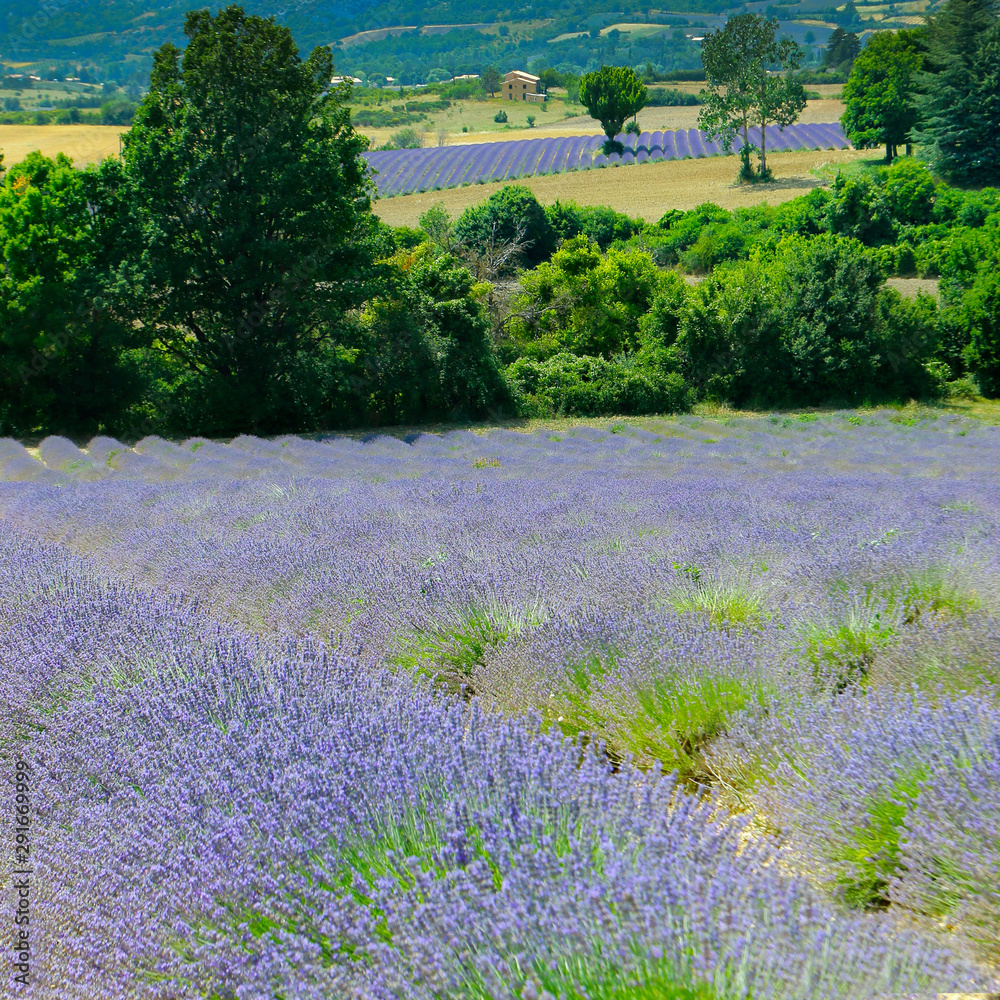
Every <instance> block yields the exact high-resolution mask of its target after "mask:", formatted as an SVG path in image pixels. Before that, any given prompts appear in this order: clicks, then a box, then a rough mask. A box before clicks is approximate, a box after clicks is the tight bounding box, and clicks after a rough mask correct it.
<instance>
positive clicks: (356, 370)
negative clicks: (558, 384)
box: [350, 244, 508, 423]
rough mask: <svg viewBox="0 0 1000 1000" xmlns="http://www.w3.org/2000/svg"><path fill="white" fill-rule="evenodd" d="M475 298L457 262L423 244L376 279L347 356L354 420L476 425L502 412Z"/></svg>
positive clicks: (500, 387) (501, 390)
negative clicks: (441, 421) (378, 286)
mask: <svg viewBox="0 0 1000 1000" xmlns="http://www.w3.org/2000/svg"><path fill="white" fill-rule="evenodd" d="M480 292H481V289H480V288H478V287H477V286H475V285H474V283H473V279H472V276H471V275H470V274H469V272H468V270H466V269H465V268H464V267H463V266H461V264H460V262H459V261H458V260H456V259H455V258H454V257H452V256H450V255H448V254H440V252H438V251H435V250H434V249H433V248H432V247H431V246H430V245H429V244H425V245H424V246H422V247H418V248H417V249H416V250H415V251H413V252H412V253H411V254H410V255H409V256H408V257H407V258H405V259H402V260H399V261H396V262H394V263H393V265H392V266H391V267H389V268H387V269H386V270H385V271H384V273H383V288H382V290H381V294H379V295H378V296H376V297H374V298H373V299H372V300H371V301H370V302H369V303H368V304H367V305H366V307H365V309H364V311H363V312H362V314H361V317H360V330H359V337H358V343H357V346H356V347H355V349H354V352H353V354H352V356H351V357H352V361H353V365H352V368H351V369H350V378H351V382H352V388H351V394H352V397H353V398H352V401H351V404H350V405H351V407H352V409H353V411H354V413H353V415H354V419H355V420H358V421H367V422H369V423H412V422H415V421H421V420H427V419H441V418H445V419H458V418H464V419H469V418H472V419H482V418H484V417H486V416H489V415H490V414H494V413H496V412H497V411H499V410H502V409H503V408H504V407H505V406H506V405H507V403H508V393H507V389H506V385H505V383H504V381H503V378H502V376H501V374H500V372H499V369H498V368H497V365H496V362H495V360H494V358H493V353H492V350H491V348H490V341H489V323H488V320H487V317H486V311H485V308H484V306H483V304H482V302H481V301H480V300H479V296H480Z"/></svg>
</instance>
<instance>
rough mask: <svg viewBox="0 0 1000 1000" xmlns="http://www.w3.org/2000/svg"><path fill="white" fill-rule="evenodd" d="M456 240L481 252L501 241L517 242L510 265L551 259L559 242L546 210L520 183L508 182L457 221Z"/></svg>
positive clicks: (471, 207)
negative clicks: (515, 251)
mask: <svg viewBox="0 0 1000 1000" xmlns="http://www.w3.org/2000/svg"><path fill="white" fill-rule="evenodd" d="M455 239H456V240H457V241H458V242H459V243H462V244H464V245H465V246H467V247H469V248H470V249H471V250H473V251H474V252H476V253H478V254H480V255H485V254H488V253H490V252H492V251H493V250H495V248H497V247H498V246H499V245H500V244H508V245H516V246H517V247H518V248H520V249H519V251H518V252H517V253H516V254H514V255H513V256H512V258H511V260H510V264H509V267H513V266H515V265H517V264H520V263H523V264H527V265H529V266H531V265H534V264H538V263H540V262H541V261H544V260H546V259H548V257H549V256H550V255H551V254H552V251H553V250H554V249H555V244H556V240H555V234H554V232H553V231H552V226H551V224H550V223H549V220H548V218H546V215H545V210H544V209H543V208H542V206H541V205H539V204H538V199H537V198H536V197H535V196H534V195H533V194H532V193H531V191H529V190H528V189H527V188H526V187H522V186H521V185H519V184H511V185H508V186H507V187H504V188H502V189H501V190H500V191H497V192H495V193H494V194H491V195H490V196H489V198H487V199H486V201H484V202H483V203H482V204H480V205H472V206H470V207H469V208H467V209H466V210H465V211H464V212H463V213H462V214H461V216H459V219H458V221H457V222H456V223H455Z"/></svg>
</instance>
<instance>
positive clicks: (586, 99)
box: [580, 66, 649, 151]
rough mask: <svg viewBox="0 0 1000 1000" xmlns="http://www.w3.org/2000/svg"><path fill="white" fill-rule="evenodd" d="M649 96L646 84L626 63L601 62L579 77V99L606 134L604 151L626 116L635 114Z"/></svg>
mask: <svg viewBox="0 0 1000 1000" xmlns="http://www.w3.org/2000/svg"><path fill="white" fill-rule="evenodd" d="M648 100H649V91H648V90H647V88H646V85H645V84H644V83H643V82H642V80H640V79H639V77H638V76H636V74H635V70H633V69H630V68H629V67H627V66H602V67H601V68H600V69H599V70H596V71H595V72H593V73H587V74H586V75H585V76H584V77H583V79H582V80H581V81H580V103H581V104H583V106H584V107H585V108H586V109H587V112H588V114H589V115H590V117H591V118H596V119H597V120H598V121H599V122H600V123H601V128H602V129H603V130H604V134H605V135H606V136H607V137H608V138H607V142H606V143H605V150H606V151H608V150H611V149H612V148H613V147H614V144H615V142H616V140H615V136H617V135H620V134H621V131H622V127H623V126H624V124H625V119H626V118H631V117H632V116H633V115H636V114H638V113H639V112H640V111H641V110H642V109H643V108H644V107H645V106H646V102H647V101H648ZM614 148H617V147H614Z"/></svg>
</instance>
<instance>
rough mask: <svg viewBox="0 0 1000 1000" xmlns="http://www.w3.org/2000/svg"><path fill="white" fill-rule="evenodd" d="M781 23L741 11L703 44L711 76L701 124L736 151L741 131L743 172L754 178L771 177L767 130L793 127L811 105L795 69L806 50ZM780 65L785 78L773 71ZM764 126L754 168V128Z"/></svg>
mask: <svg viewBox="0 0 1000 1000" xmlns="http://www.w3.org/2000/svg"><path fill="white" fill-rule="evenodd" d="M777 34H778V22H777V21H776V20H774V19H773V18H771V19H770V20H768V19H767V18H764V17H761V16H760V15H759V14H740V15H738V16H737V17H731V18H729V20H728V21H726V25H725V27H724V28H720V29H719V30H717V31H713V32H712V33H711V34H709V35H707V36H706V37H705V40H704V42H703V43H702V55H701V57H702V62H703V63H704V66H705V75H706V76H707V78H708V88H707V90H706V91H704V95H705V105H704V107H703V109H702V111H701V113H700V114H699V115H698V127H699V128H700V129H702V130H703V131H704V132H707V133H708V135H709V136H711V137H713V138H716V139H718V140H720V141H721V142H722V144H723V146H724V147H725V149H726V150H729V149H732V145H733V141H734V140H735V138H736V135H737V133H739V134H740V135H742V138H743V151H742V152H741V156H742V157H743V170H742V171H741V172H740V176H741V178H743V179H746V180H750V179H755V180H768V179H769V178H770V176H771V172H770V171H769V170H768V167H767V129H768V126H770V125H777V126H778V127H779V128H784V127H785V126H786V125H791V124H792V122H794V121H795V120H796V119H797V118H798V117H799V115H800V114H801V112H802V109H803V108H804V107H805V106H806V95H805V91H804V90H803V88H802V84H801V83H798V82H796V81H795V79H794V77H793V75H792V74H793V72H794V71H795V70H796V69H798V67H799V65H800V63H801V61H802V51H801V49H800V48H799V47H798V45H797V44H796V43H795V42H794V41H793V40H792V39H791V38H782V39H779V38H778V37H777ZM774 69H781V70H783V71H784V76H777V75H775V74H774V73H773V72H772V70H774ZM751 128H758V129H760V146H759V153H760V167H759V170H758V172H757V174H756V175H754V174H752V172H751V168H750V160H749V151H750V149H752V148H755V144H752V143H751V142H750V129H751Z"/></svg>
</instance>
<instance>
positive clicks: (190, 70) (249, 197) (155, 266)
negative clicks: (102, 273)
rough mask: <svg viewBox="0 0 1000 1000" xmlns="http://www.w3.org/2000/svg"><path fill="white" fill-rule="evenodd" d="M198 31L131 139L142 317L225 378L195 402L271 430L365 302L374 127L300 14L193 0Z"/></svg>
mask: <svg viewBox="0 0 1000 1000" xmlns="http://www.w3.org/2000/svg"><path fill="white" fill-rule="evenodd" d="M184 30H185V34H186V35H187V37H188V45H187V48H186V49H185V51H184V53H183V55H182V54H181V52H180V51H179V50H178V49H177V48H175V47H174V46H173V45H169V44H168V45H165V46H163V47H162V48H161V49H160V50H159V51H158V52H157V53H156V57H155V63H154V68H153V73H152V79H151V83H150V91H149V93H148V95H147V96H146V98H145V99H144V100H143V102H142V105H141V106H140V109H139V111H138V113H137V115H136V121H135V125H134V127H133V128H132V131H131V132H130V133H129V134H128V136H127V137H126V139H125V146H124V170H125V176H126V180H127V183H128V184H129V187H130V193H131V198H132V202H133V204H134V207H135V213H136V217H137V220H138V225H139V229H140V232H141V237H140V239H141V245H142V248H143V250H142V256H141V263H140V265H139V267H138V268H137V271H138V274H137V281H138V283H139V286H140V288H141V292H142V300H143V301H144V303H145V308H144V310H143V321H144V324H145V326H146V328H147V329H148V330H149V331H150V332H151V335H153V336H154V337H155V341H156V343H157V344H159V345H160V346H161V347H162V349H163V350H164V352H165V353H166V354H167V355H168V356H169V358H170V360H171V361H172V362H173V363H175V364H176V365H178V366H179V367H180V369H181V370H182V371H184V372H187V373H189V374H190V375H192V376H197V377H198V379H197V384H198V385H199V386H203V387H204V386H206V385H209V386H210V387H211V389H210V391H209V395H210V396H211V397H212V399H211V400H209V399H207V398H200V399H199V400H197V401H194V402H192V405H197V406H199V407H208V408H212V407H218V409H219V411H220V412H224V413H225V414H226V417H225V420H224V421H222V422H223V423H224V424H226V425H227V426H231V427H232V428H240V429H247V428H257V429H264V427H265V426H266V419H265V417H264V416H263V415H264V414H265V413H268V414H277V413H282V411H288V410H289V409H295V408H296V407H297V406H298V405H299V403H300V402H301V399H299V398H297V397H300V396H301V394H302V393H303V392H308V391H309V390H308V389H307V387H305V386H304V385H303V384H302V380H301V378H299V377H296V376H295V375H294V374H293V373H294V372H296V371H298V370H299V369H300V360H301V358H302V356H303V355H309V354H315V353H317V352H320V351H322V350H325V349H327V348H329V347H330V342H331V337H332V334H333V331H335V330H336V329H337V327H338V321H339V319H340V318H341V317H342V316H343V314H344V312H345V310H347V309H348V308H350V307H352V306H354V305H356V304H357V303H358V302H359V301H360V293H361V290H362V287H363V280H362V279H363V273H362V272H363V270H364V268H365V266H366V265H367V263H368V262H369V261H370V255H369V254H367V253H366V246H367V245H368V243H369V241H370V239H371V237H372V235H373V233H374V232H375V223H374V222H373V219H372V216H371V213H370V212H369V197H368V187H367V181H366V175H365V169H364V166H363V162H362V161H361V160H360V158H359V155H360V153H361V152H362V151H363V150H364V149H365V147H366V140H365V139H364V138H362V137H361V136H359V135H358V134H357V133H356V132H355V131H354V129H353V128H352V127H351V122H350V112H349V109H348V108H347V107H346V105H345V103H344V100H345V97H346V96H347V92H346V90H345V89H342V88H331V87H330V82H329V81H330V79H331V76H332V73H333V65H332V61H331V56H330V51H329V49H327V48H322V47H321V48H317V49H315V50H314V51H313V53H312V54H311V55H310V56H309V58H308V59H307V60H305V61H303V60H301V59H300V58H299V54H298V51H297V49H296V47H295V44H294V42H293V41H292V37H291V34H290V33H289V31H288V29H287V28H284V27H280V26H278V25H276V24H275V23H274V21H273V20H272V19H265V18H260V17H253V16H248V15H246V14H245V12H244V11H243V9H242V8H240V7H237V6H230V7H227V8H225V9H224V10H222V11H220V12H219V14H218V15H217V16H214V17H213V16H212V14H211V13H210V12H209V11H207V10H201V11H194V12H191V13H190V14H188V16H187V20H186V23H185V28H184ZM203 376H205V377H203ZM276 396H277V397H281V398H280V399H278V398H276ZM282 419H287V412H286V416H285V417H284V418H282ZM220 429H221V425H220Z"/></svg>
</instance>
